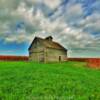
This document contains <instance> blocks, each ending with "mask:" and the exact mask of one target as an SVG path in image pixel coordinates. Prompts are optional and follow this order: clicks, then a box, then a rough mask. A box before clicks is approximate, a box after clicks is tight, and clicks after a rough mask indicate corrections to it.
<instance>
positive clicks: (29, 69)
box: [0, 62, 100, 100]
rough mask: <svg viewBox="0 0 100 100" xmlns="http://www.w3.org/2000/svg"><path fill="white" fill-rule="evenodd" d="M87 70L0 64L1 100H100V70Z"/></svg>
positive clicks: (70, 66) (65, 65) (77, 66)
mask: <svg viewBox="0 0 100 100" xmlns="http://www.w3.org/2000/svg"><path fill="white" fill-rule="evenodd" d="M85 66H86V65H85V64H84V63H81V62H80V63H79V62H66V63H52V64H39V63H32V62H0V100H100V70H95V69H89V68H86V67H85Z"/></svg>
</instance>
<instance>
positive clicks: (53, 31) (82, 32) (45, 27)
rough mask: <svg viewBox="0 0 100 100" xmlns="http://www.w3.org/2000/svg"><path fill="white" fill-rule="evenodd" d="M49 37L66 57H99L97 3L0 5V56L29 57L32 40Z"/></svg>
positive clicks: (16, 1) (48, 0) (32, 0)
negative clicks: (61, 49) (61, 48)
mask: <svg viewBox="0 0 100 100" xmlns="http://www.w3.org/2000/svg"><path fill="white" fill-rule="evenodd" d="M48 35H52V36H53V37H54V40H55V41H57V42H59V43H61V44H62V45H63V46H65V47H66V48H67V49H68V50H69V52H68V53H69V54H68V56H71V57H100V53H99V52H100V0H9V1H8V0H1V1H0V44H1V46H0V52H1V54H15V55H28V52H27V48H28V46H29V44H30V43H31V42H32V40H33V38H34V37H35V36H39V37H43V38H44V37H46V36H48ZM8 51H9V52H8Z"/></svg>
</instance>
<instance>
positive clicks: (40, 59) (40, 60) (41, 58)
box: [39, 52, 45, 62]
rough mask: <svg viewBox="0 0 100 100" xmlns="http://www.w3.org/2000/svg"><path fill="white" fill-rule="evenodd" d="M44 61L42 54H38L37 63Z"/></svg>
mask: <svg viewBox="0 0 100 100" xmlns="http://www.w3.org/2000/svg"><path fill="white" fill-rule="evenodd" d="M44 61H45V59H44V53H43V52H41V53H40V54H39V62H44Z"/></svg>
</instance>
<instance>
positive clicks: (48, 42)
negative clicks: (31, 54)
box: [28, 36, 67, 51]
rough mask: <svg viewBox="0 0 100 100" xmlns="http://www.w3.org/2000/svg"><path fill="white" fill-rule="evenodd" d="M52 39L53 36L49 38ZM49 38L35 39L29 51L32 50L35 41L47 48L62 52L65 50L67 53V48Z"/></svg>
mask: <svg viewBox="0 0 100 100" xmlns="http://www.w3.org/2000/svg"><path fill="white" fill-rule="evenodd" d="M49 37H50V38H51V36H49ZM49 37H46V38H45V39H43V38H40V37H35V38H34V40H33V41H32V43H31V45H30V46H29V49H28V50H30V49H31V47H32V45H33V44H34V43H35V41H36V40H37V41H40V42H41V43H42V44H43V45H44V46H45V47H48V48H53V49H60V50H65V51H67V49H66V48H64V47H63V46H62V45H60V44H59V43H57V42H54V41H52V40H49Z"/></svg>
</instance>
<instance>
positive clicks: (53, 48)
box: [28, 36, 67, 62]
mask: <svg viewBox="0 0 100 100" xmlns="http://www.w3.org/2000/svg"><path fill="white" fill-rule="evenodd" d="M28 50H29V60H30V61H35V62H61V61H66V59H67V49H66V48H64V47H63V46H62V45H60V44H59V43H57V42H54V41H53V38H52V36H49V37H46V38H45V39H43V38H40V37H35V38H34V40H33V41H32V43H31V45H30V47H29V49H28Z"/></svg>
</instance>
